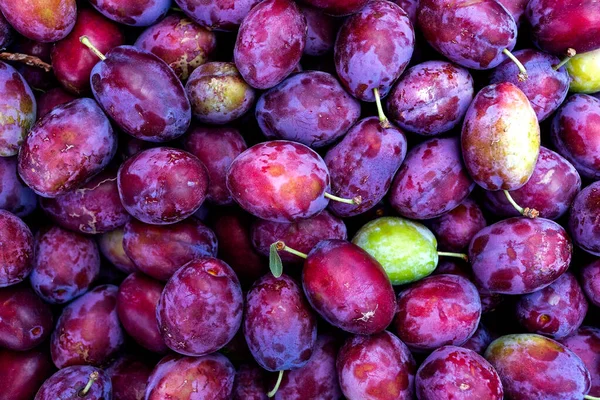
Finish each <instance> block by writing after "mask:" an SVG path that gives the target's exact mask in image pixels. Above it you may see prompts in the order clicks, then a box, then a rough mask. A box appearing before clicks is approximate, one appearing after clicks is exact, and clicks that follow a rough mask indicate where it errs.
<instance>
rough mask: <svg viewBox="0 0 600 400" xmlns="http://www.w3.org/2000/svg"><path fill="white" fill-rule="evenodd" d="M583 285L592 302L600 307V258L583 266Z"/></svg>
mask: <svg viewBox="0 0 600 400" xmlns="http://www.w3.org/2000/svg"><path fill="white" fill-rule="evenodd" d="M581 285H582V288H583V291H584V293H585V294H586V296H587V298H588V299H589V300H590V302H591V303H592V304H594V305H595V306H597V307H600V260H597V261H594V262H593V263H591V264H589V265H586V266H585V267H583V269H582V270H581Z"/></svg>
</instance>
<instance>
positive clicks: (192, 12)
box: [175, 0, 262, 31]
mask: <svg viewBox="0 0 600 400" xmlns="http://www.w3.org/2000/svg"><path fill="white" fill-rule="evenodd" d="M261 1H262V0H236V1H233V2H232V1H230V0H175V3H176V4H177V5H178V6H179V7H180V8H181V9H182V10H183V12H185V13H186V14H187V15H188V16H189V17H190V18H191V19H193V20H194V21H196V22H197V23H198V24H200V25H201V26H204V27H206V28H209V29H211V30H215V31H235V30H236V29H237V28H238V26H239V25H240V24H241V23H242V21H243V20H244V18H246V15H248V13H249V12H250V10H251V9H252V7H254V6H255V5H257V4H258V3H260V2H261Z"/></svg>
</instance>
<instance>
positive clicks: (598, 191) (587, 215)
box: [569, 181, 600, 256]
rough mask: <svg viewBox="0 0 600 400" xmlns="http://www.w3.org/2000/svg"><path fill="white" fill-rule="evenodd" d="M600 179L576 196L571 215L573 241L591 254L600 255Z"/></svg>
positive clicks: (570, 224) (570, 226) (570, 223)
mask: <svg viewBox="0 0 600 400" xmlns="http://www.w3.org/2000/svg"><path fill="white" fill-rule="evenodd" d="M599 214H600V181H599V182H594V183H592V184H591V185H589V186H588V187H586V188H585V189H583V190H582V191H581V192H579V194H578V195H577V196H576V197H575V201H573V206H572V207H571V214H570V215H569V230H570V231H571V235H572V236H573V242H574V243H575V244H576V245H577V246H579V247H580V248H581V249H583V250H585V251H587V252H588V253H590V254H593V255H596V256H600V219H599V218H598V215H599Z"/></svg>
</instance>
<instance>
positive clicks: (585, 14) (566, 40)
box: [526, 0, 600, 56]
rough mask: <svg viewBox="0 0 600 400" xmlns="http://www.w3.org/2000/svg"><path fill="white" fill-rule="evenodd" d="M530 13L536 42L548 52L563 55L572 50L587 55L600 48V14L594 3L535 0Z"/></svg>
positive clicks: (529, 17) (530, 3)
mask: <svg viewBox="0 0 600 400" xmlns="http://www.w3.org/2000/svg"><path fill="white" fill-rule="evenodd" d="M526 13H527V20H528V21H529V23H530V24H531V33H532V36H533V41H534V42H535V43H536V44H537V46H538V47H539V48H541V49H542V50H544V51H547V52H549V53H554V54H556V55H558V56H563V55H564V54H565V53H566V51H567V50H568V49H569V48H573V49H575V50H576V51H577V53H585V52H587V51H592V50H595V49H597V48H599V47H600V14H599V13H598V4H597V3H596V2H595V1H594V0H584V1H579V0H564V1H555V0H531V1H530V2H529V3H528V4H527V11H526ZM582 21H585V23H582Z"/></svg>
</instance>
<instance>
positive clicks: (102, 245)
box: [98, 228, 137, 274]
mask: <svg viewBox="0 0 600 400" xmlns="http://www.w3.org/2000/svg"><path fill="white" fill-rule="evenodd" d="M123 234H124V232H123V228H118V229H115V230H114V231H110V232H107V233H105V234H103V235H100V236H99V237H98V247H99V249H100V252H101V253H102V255H103V256H104V257H106V258H107V259H108V261H110V262H111V264H112V265H114V266H115V267H117V269H119V270H120V271H123V272H125V273H127V274H130V273H132V272H135V271H137V267H136V266H135V264H134V263H133V261H131V258H129V256H128V255H127V254H126V253H125V249H124V248H123Z"/></svg>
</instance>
